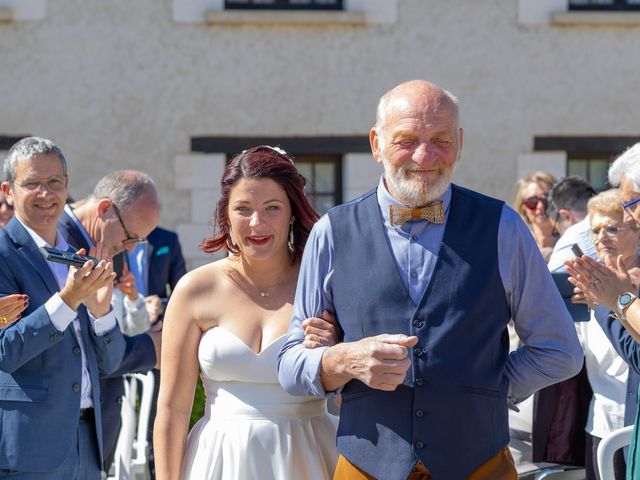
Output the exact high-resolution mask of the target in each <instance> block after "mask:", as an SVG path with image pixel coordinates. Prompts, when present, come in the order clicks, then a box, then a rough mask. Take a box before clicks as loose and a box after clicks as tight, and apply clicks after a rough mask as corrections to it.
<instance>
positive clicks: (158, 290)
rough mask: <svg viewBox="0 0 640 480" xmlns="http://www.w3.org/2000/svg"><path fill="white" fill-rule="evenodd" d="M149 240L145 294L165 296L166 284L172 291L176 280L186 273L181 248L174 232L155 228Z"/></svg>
mask: <svg viewBox="0 0 640 480" xmlns="http://www.w3.org/2000/svg"><path fill="white" fill-rule="evenodd" d="M148 240H149V247H150V248H149V262H148V266H149V278H148V284H147V291H148V293H147V295H158V296H159V297H160V298H167V297H168V295H167V285H168V286H169V288H170V289H171V290H172V291H173V289H174V288H175V287H176V284H177V283H178V280H180V278H181V277H182V276H183V275H184V274H185V273H187V268H186V266H185V263H184V257H183V256H182V248H181V247H180V242H179V241H178V235H177V234H176V233H175V232H172V231H170V230H166V229H164V228H161V227H157V228H155V229H154V230H153V231H152V232H151V233H150V234H149V237H148Z"/></svg>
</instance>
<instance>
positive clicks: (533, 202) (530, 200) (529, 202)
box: [522, 196, 548, 210]
mask: <svg viewBox="0 0 640 480" xmlns="http://www.w3.org/2000/svg"><path fill="white" fill-rule="evenodd" d="M540 202H542V206H543V207H544V209H545V210H546V209H547V204H548V202H547V197H535V196H533V197H527V198H525V199H524V201H523V202H522V204H523V205H524V206H525V207H527V208H528V209H529V210H535V209H536V208H537V207H538V203H540Z"/></svg>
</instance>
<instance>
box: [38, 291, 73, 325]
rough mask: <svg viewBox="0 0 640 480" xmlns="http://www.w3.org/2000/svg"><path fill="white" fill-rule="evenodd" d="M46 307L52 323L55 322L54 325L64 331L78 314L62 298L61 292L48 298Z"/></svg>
mask: <svg viewBox="0 0 640 480" xmlns="http://www.w3.org/2000/svg"><path fill="white" fill-rule="evenodd" d="M44 308H45V310H46V311H47V313H48V314H49V318H50V319H51V323H53V326H54V327H56V329H57V330H59V331H60V332H64V331H65V330H66V329H67V327H68V326H69V324H70V323H71V322H73V320H74V318H76V316H77V313H76V311H75V310H74V309H72V308H71V307H70V306H69V305H67V304H66V303H64V300H62V298H60V294H58V293H56V294H54V295H53V296H52V297H51V298H50V299H49V300H47V302H46V303H45V304H44Z"/></svg>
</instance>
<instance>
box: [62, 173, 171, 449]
mask: <svg viewBox="0 0 640 480" xmlns="http://www.w3.org/2000/svg"><path fill="white" fill-rule="evenodd" d="M159 218H160V202H159V200H158V194H157V191H156V187H155V184H154V183H153V180H152V179H151V178H150V177H149V176H148V175H147V174H146V173H143V172H139V171H135V170H119V171H117V172H114V173H111V174H109V175H106V176H105V177H103V178H102V179H100V180H99V181H98V183H97V184H96V186H95V188H94V189H93V193H92V194H91V196H90V197H89V198H88V199H87V200H85V201H83V202H81V204H80V205H79V206H78V207H76V208H72V207H71V206H70V205H67V206H65V210H64V213H63V214H62V218H61V219H60V225H59V229H60V232H61V233H62V235H63V236H64V237H65V238H66V240H67V241H68V242H69V243H70V244H71V245H73V246H75V247H77V248H89V247H90V246H91V245H94V244H97V243H101V244H103V245H104V246H105V248H106V249H107V250H108V252H109V253H110V254H111V255H117V254H118V253H120V252H122V251H124V250H125V249H126V250H128V251H133V249H134V248H135V247H136V245H138V244H140V243H142V242H146V237H147V235H149V233H151V231H152V230H153V229H154V228H155V227H156V226H157V225H158V221H159ZM140 308H144V307H140ZM125 341H126V351H125V354H124V358H123V359H122V363H121V364H120V366H119V367H118V369H117V370H116V371H115V372H112V373H111V374H109V375H105V376H102V377H101V378H100V385H101V387H102V392H103V402H102V433H103V440H104V455H105V457H104V458H105V460H106V459H108V458H109V456H110V454H111V453H112V452H113V448H114V447H115V444H116V439H117V436H118V428H119V426H120V406H121V398H122V395H123V394H124V386H123V383H122V375H123V374H125V373H130V372H146V371H149V370H150V369H152V368H153V367H154V366H155V364H156V361H157V357H159V355H157V353H158V352H156V348H159V343H160V333H159V332H156V333H153V334H146V333H144V334H141V335H136V336H134V337H128V336H125Z"/></svg>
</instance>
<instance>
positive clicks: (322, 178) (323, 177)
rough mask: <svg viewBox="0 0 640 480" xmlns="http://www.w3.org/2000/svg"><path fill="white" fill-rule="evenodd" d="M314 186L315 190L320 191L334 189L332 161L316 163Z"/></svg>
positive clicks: (325, 191) (333, 166) (331, 190)
mask: <svg viewBox="0 0 640 480" xmlns="http://www.w3.org/2000/svg"><path fill="white" fill-rule="evenodd" d="M315 187H316V191H317V192H322V193H329V192H334V191H335V190H336V186H335V164H334V163H316V178H315Z"/></svg>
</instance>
